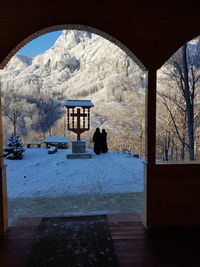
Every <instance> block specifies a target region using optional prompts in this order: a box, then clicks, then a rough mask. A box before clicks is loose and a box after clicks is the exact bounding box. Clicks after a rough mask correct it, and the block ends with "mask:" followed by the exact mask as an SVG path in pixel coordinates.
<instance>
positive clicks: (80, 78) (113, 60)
mask: <svg viewBox="0 0 200 267" xmlns="http://www.w3.org/2000/svg"><path fill="white" fill-rule="evenodd" d="M0 77H1V82H2V91H3V92H5V91H6V92H8V91H9V90H14V91H15V92H17V93H18V94H20V95H22V96H24V97H30V96H31V97H34V96H35V95H40V94H42V95H44V94H46V95H49V96H51V97H52V98H54V97H56V95H57V94H59V95H61V96H62V97H61V99H60V101H63V100H66V99H91V100H92V102H93V103H94V105H95V108H93V110H92V125H93V126H94V127H96V126H103V127H109V128H110V129H115V130H117V131H120V130H121V127H119V125H121V124H123V123H131V125H132V127H133V128H134V125H135V123H136V122H135V121H137V119H136V117H134V113H136V109H137V107H138V104H139V105H141V103H144V98H143V97H144V91H145V90H144V87H145V74H144V73H143V72H142V71H141V70H140V68H139V67H138V66H137V65H136V64H135V63H134V62H133V60H132V59H131V58H130V57H129V56H127V54H125V53H124V52H123V51H122V50H121V49H120V48H118V47H117V46H116V45H114V44H113V43H111V42H109V41H107V40H106V39H104V38H102V37H100V36H98V35H95V34H92V33H88V32H84V31H74V30H64V31H63V32H62V34H61V35H60V37H59V38H58V39H57V41H56V42H55V44H54V45H53V47H51V48H50V49H49V50H47V51H46V52H45V53H43V54H40V55H38V56H35V57H26V56H23V55H19V54H16V55H15V56H14V57H13V58H12V59H11V61H10V62H9V63H8V64H7V66H6V67H5V69H4V70H2V71H1V72H0Z"/></svg>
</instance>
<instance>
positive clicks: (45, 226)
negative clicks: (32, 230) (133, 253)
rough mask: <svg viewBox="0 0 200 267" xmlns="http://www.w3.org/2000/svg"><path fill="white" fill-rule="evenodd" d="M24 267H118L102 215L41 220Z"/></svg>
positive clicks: (104, 217)
mask: <svg viewBox="0 0 200 267" xmlns="http://www.w3.org/2000/svg"><path fill="white" fill-rule="evenodd" d="M26 266H27V267H33V266H34V267H79V266H82V267H88V266H96V267H97V266H99V267H117V266H119V264H118V261H117V257H116V254H115V251H114V247H113V243H112V238H111V235H110V232H109V228H108V224H107V220H106V216H104V215H103V216H102V215H101V216H81V217H54V218H43V219H42V221H41V223H40V225H39V228H38V232H37V234H36V237H35V240H34V243H33V247H32V250H31V254H30V257H29V258H28V260H27V265H26Z"/></svg>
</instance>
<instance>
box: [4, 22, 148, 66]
mask: <svg viewBox="0 0 200 267" xmlns="http://www.w3.org/2000/svg"><path fill="white" fill-rule="evenodd" d="M65 28H67V29H69V28H70V29H74V28H75V29H78V30H83V29H84V30H87V31H91V32H95V33H96V34H98V35H101V36H102V37H104V38H106V39H108V40H109V41H111V42H113V43H114V44H116V45H117V46H119V47H120V48H122V49H123V50H125V52H126V53H128V55H130V56H131V57H132V58H133V59H134V61H136V63H137V64H138V65H139V66H140V67H141V66H142V69H143V70H145V68H144V66H143V65H142V64H141V63H140V61H139V60H138V59H137V58H136V57H135V56H134V55H133V54H132V53H131V52H130V51H129V50H128V49H127V48H125V47H124V46H123V45H122V44H121V43H120V42H118V41H117V40H115V39H114V38H112V37H110V36H109V35H107V34H104V33H102V32H99V31H98V30H95V29H93V28H90V27H85V26H77V25H75V26H74V25H69V27H68V25H61V26H56V27H50V28H48V29H45V30H44V31H40V32H38V33H36V34H33V35H32V36H31V37H29V38H27V39H26V40H24V41H23V42H22V43H20V44H19V45H18V46H17V48H16V49H14V50H15V52H16V50H18V49H20V47H22V46H23V45H24V44H25V43H27V42H28V41H30V40H31V38H32V39H33V38H34V37H35V36H36V35H37V36H38V35H41V34H44V33H45V32H50V31H54V30H55V29H57V30H59V29H65ZM27 40H28V41H27ZM13 52H14V51H12V52H11V53H10V54H9V56H8V58H7V60H8V59H9V57H10V56H11V55H12V53H13ZM5 62H6V61H5ZM5 62H4V63H5Z"/></svg>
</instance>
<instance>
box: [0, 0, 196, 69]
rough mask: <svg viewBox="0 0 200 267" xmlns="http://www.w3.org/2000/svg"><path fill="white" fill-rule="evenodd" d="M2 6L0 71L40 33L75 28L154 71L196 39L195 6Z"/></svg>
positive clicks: (39, 0)
mask: <svg viewBox="0 0 200 267" xmlns="http://www.w3.org/2000/svg"><path fill="white" fill-rule="evenodd" d="M184 3H185V1H171V0H169V1H150V0H146V1H142V0H138V1H134V0H133V1H127V0H123V1H122V0H121V1H117V0H116V1H113V0H99V1H94V0H85V1H80V0H76V1H74V0H69V1H67V0H56V1H55V0H34V1H27V0H21V1H15V0H14V1H12V0H10V1H4V2H1V9H0V64H1V65H0V67H1V68H2V67H4V65H5V63H6V60H5V59H6V57H7V56H8V54H9V53H10V52H11V51H12V50H13V49H15V47H16V46H17V45H18V44H19V43H20V42H22V41H23V40H24V39H26V38H27V37H28V36H30V35H32V34H33V33H35V32H37V31H40V30H42V29H44V28H47V27H51V26H55V25H62V24H79V25H86V26H91V27H94V28H96V29H98V30H100V31H103V32H105V33H107V34H109V35H111V36H113V37H114V38H116V39H118V40H119V41H120V42H121V43H123V44H124V45H125V46H126V47H127V48H128V49H129V50H131V51H132V52H133V53H134V54H135V55H136V56H137V58H138V59H139V60H140V61H141V62H142V63H143V64H144V66H145V67H146V68H147V69H149V68H153V69H157V68H159V67H160V66H162V65H163V63H164V62H165V61H166V60H167V59H168V58H169V57H170V56H171V55H172V54H173V53H174V52H175V51H176V50H177V49H178V48H179V47H180V46H181V45H183V44H184V43H185V42H187V41H189V40H191V39H193V38H194V37H196V36H198V35H200V1H198V0H190V1H188V2H187V4H184ZM15 50H16V49H15Z"/></svg>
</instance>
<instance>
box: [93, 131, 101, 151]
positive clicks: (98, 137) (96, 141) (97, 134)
mask: <svg viewBox="0 0 200 267" xmlns="http://www.w3.org/2000/svg"><path fill="white" fill-rule="evenodd" d="M92 141H93V142H94V152H95V153H96V154H97V155H99V154H100V149H101V147H100V146H101V133H100V129H99V128H96V131H95V132H94V134H93V138H92Z"/></svg>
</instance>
